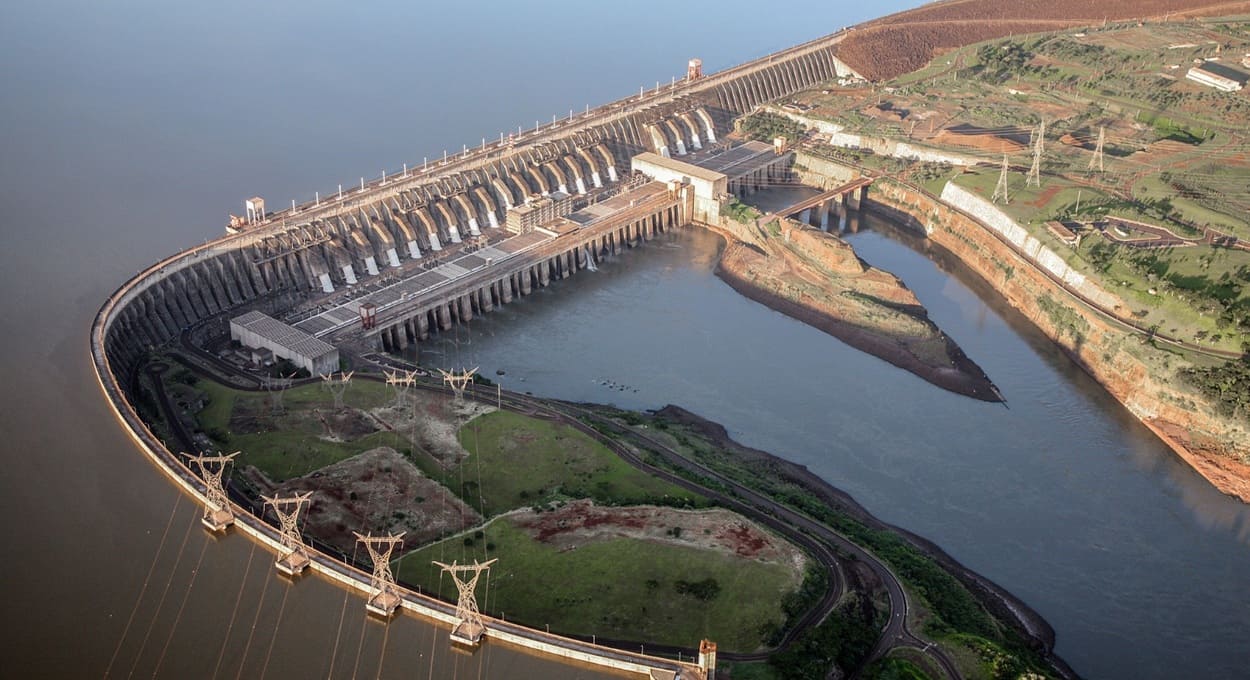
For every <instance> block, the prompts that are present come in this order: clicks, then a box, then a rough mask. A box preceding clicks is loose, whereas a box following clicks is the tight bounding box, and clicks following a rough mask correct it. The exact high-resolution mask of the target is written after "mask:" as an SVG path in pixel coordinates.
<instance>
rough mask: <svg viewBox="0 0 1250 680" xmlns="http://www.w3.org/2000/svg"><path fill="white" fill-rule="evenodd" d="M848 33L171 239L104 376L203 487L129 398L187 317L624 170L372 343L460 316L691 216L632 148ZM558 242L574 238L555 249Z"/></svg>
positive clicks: (371, 337) (782, 74) (176, 466)
mask: <svg viewBox="0 0 1250 680" xmlns="http://www.w3.org/2000/svg"><path fill="white" fill-rule="evenodd" d="M839 40H841V34H835V35H830V36H825V37H823V38H820V39H817V40H814V41H811V42H808V43H804V44H802V45H798V46H795V47H791V48H788V49H786V50H782V51H780V52H778V53H775V54H772V55H768V56H766V57H763V58H761V59H758V60H755V61H753V62H749V63H746V64H743V65H740V66H737V67H734V68H731V69H728V70H726V71H723V72H720V73H716V74H711V75H709V76H706V77H702V76H701V77H697V78H691V79H689V80H687V81H684V82H681V83H674V84H672V85H671V86H662V87H658V88H656V90H654V91H649V92H643V93H640V94H639V95H637V96H631V97H629V98H626V99H621V100H618V101H616V102H613V103H610V104H607V105H604V106H600V107H598V108H596V109H593V110H590V111H587V112H586V113H585V114H583V115H581V116H577V117H571V118H570V119H568V120H565V121H557V122H553V123H552V124H551V125H547V126H540V127H539V128H537V129H535V130H532V131H529V132H526V133H524V134H521V135H519V136H517V137H514V138H512V139H502V140H500V142H498V143H492V144H489V145H485V144H484V145H483V146H482V148H480V149H477V150H473V151H466V152H465V153H463V154H457V155H456V156H455V157H451V158H447V159H444V160H442V161H438V162H435V163H431V164H428V165H425V166H422V167H420V168H416V167H414V168H412V169H411V170H410V171H409V170H406V171H405V172H404V173H403V174H402V175H400V176H392V177H389V178H383V179H382V180H381V181H375V182H372V183H364V182H362V185H361V186H360V187H353V188H351V189H349V190H347V191H340V192H339V193H338V194H337V195H333V196H324V197H322V196H319V197H318V198H317V200H315V201H313V202H311V203H306V204H304V205H298V206H292V208H290V209H289V210H283V211H279V212H276V213H270V214H267V215H258V216H255V217H256V218H257V219H255V220H254V223H252V224H247V225H246V226H242V227H241V228H240V229H237V230H235V231H234V233H230V234H228V235H227V236H224V237H222V238H219V239H216V240H214V241H211V242H208V243H205V244H203V245H199V246H195V247H192V248H189V249H187V250H184V251H182V252H179V253H176V254H174V255H171V256H170V257H168V258H166V259H164V260H162V261H160V262H158V263H156V264H153V265H152V266H150V267H148V268H146V269H145V270H143V271H142V272H140V273H139V274H137V275H136V276H135V277H133V278H132V279H130V280H129V281H127V282H126V283H124V284H123V285H122V286H121V287H120V288H118V290H117V291H115V292H114V293H113V294H112V295H111V296H110V297H109V298H108V300H107V301H106V302H105V303H104V305H103V307H102V308H101V309H100V311H99V313H98V314H97V316H96V318H95V321H94V323H93V326H92V330H91V353H92V361H93V365H94V366H95V369H96V374H97V377H98V379H99V382H100V385H101V388H102V390H103V391H104V393H105V395H106V396H107V398H108V400H109V402H110V405H111V406H112V408H113V409H114V413H115V415H116V416H117V418H118V420H119V422H120V423H121V424H122V425H123V426H124V427H125V429H126V430H127V432H128V433H129V434H130V435H131V437H132V438H133V439H134V440H135V442H136V444H137V445H138V446H139V447H140V448H141V449H142V450H143V451H144V452H145V454H146V455H148V456H149V458H150V459H151V460H152V461H153V462H154V463H156V464H157V466H158V467H159V468H160V469H161V470H162V471H163V472H165V473H166V474H167V475H168V476H169V477H170V479H171V480H172V481H174V482H175V483H176V484H178V485H179V486H180V487H181V488H182V489H184V490H185V491H187V492H188V493H189V494H190V495H192V496H194V497H196V498H197V499H198V500H200V501H203V500H204V498H205V497H204V493H205V491H204V489H205V487H204V484H203V482H202V481H201V480H200V479H199V478H198V477H197V476H196V475H195V474H194V473H192V472H191V471H190V469H189V468H188V467H187V466H186V464H185V462H184V461H182V460H180V459H179V458H178V456H176V455H174V453H173V452H171V451H170V450H169V449H168V448H167V447H166V445H165V444H164V443H163V442H162V441H160V440H159V439H158V438H157V437H155V436H154V435H153V434H152V432H151V431H150V430H149V429H148V428H147V425H146V424H145V423H144V422H143V421H142V419H141V418H140V417H139V415H138V412H137V411H136V409H135V408H134V406H133V397H134V395H133V393H132V389H133V386H134V380H133V379H134V377H135V375H136V371H137V369H138V368H139V367H140V366H141V365H142V364H143V363H144V362H145V360H146V357H147V356H148V355H149V353H150V352H151V351H152V350H153V349H155V348H157V347H160V346H162V345H165V344H166V343H168V342H170V341H171V340H174V339H176V338H177V337H178V336H179V335H180V334H181V333H183V332H185V331H188V330H191V329H197V328H200V329H204V328H208V329H213V330H212V331H211V332H217V331H218V330H221V329H223V328H224V327H225V324H226V321H227V320H228V319H229V318H231V317H233V316H237V315H240V314H242V313H243V312H245V311H249V310H261V311H265V312H267V313H269V314H271V315H273V316H275V317H283V316H285V315H288V314H290V313H291V312H293V311H294V310H295V309H296V307H297V306H299V305H301V304H306V303H308V302H309V301H310V300H318V301H319V300H321V299H328V298H329V297H331V296H335V295H336V293H339V292H341V291H342V288H343V287H344V286H350V285H354V284H370V283H371V282H382V281H385V280H387V277H388V274H390V270H395V271H396V272H398V271H400V270H403V271H405V272H412V271H414V270H419V269H422V268H429V267H430V266H432V265H437V264H439V263H440V261H441V260H442V259H445V258H440V256H439V252H440V251H442V250H444V249H448V250H451V249H450V248H449V246H450V245H452V244H456V243H458V242H461V241H464V240H466V239H470V238H473V237H475V236H477V235H479V234H482V235H486V234H490V233H491V232H492V231H493V230H500V229H502V228H503V226H504V225H505V223H507V221H508V214H509V209H510V208H514V207H520V206H522V205H525V204H529V203H531V202H532V201H533V199H534V198H535V197H538V196H545V195H548V194H553V193H555V192H562V193H566V194H570V195H572V196H574V197H576V196H578V195H582V194H588V193H595V192H596V190H600V191H601V190H603V189H617V188H618V186H619V190H620V191H621V192H623V194H624V195H623V202H624V203H625V204H627V205H626V207H625V208H624V209H622V210H621V211H620V212H619V213H618V214H616V215H615V216H614V217H612V218H611V219H608V218H605V219H604V220H602V223H601V224H595V225H593V228H587V229H584V230H583V231H584V233H580V234H579V235H578V236H577V237H576V238H571V237H570V239H569V240H566V241H559V242H558V243H554V242H553V245H552V246H551V248H550V250H551V252H550V253H548V252H546V251H544V250H542V249H541V248H536V249H535V250H534V257H532V258H530V259H526V258H522V257H518V258H517V259H516V260H515V265H512V264H509V265H508V266H507V267H505V268H504V269H501V273H502V278H500V279H499V280H497V281H491V282H488V283H487V284H486V286H485V287H479V288H475V289H472V290H464V291H461V290H459V289H458V288H455V289H449V290H448V292H447V295H446V296H445V297H444V298H439V299H438V300H435V301H434V302H433V305H434V306H432V307H430V306H420V307H414V308H412V309H407V308H405V309H403V310H401V311H402V314H396V315H394V318H390V319H388V320H387V322H386V323H385V324H382V325H379V326H378V327H377V328H375V329H372V330H371V331H369V333H367V334H365V337H364V338H363V339H364V340H365V341H367V342H372V343H373V344H374V346H378V347H385V348H388V349H402V347H403V346H404V345H406V344H407V343H408V342H411V341H415V340H416V339H419V338H421V337H424V335H425V334H427V333H428V332H429V331H430V330H431V329H432V327H434V326H437V327H440V328H442V327H446V325H447V324H448V323H450V322H451V321H452V320H453V319H456V320H458V319H461V318H469V317H471V316H472V314H474V313H482V312H483V311H487V310H489V309H490V308H491V307H492V306H496V305H499V304H504V303H507V302H509V301H510V299H511V298H513V297H514V296H521V295H525V294H527V293H528V292H529V291H530V290H531V289H532V288H533V287H535V286H542V285H546V283H547V282H548V281H549V280H554V279H557V278H563V277H564V276H567V275H568V274H569V273H571V272H574V271H577V270H579V269H581V268H585V267H593V266H594V262H595V261H596V260H597V259H598V258H599V257H600V256H601V255H609V254H611V253H614V252H616V250H617V249H618V248H619V247H622V246H626V245H629V244H630V243H632V242H634V241H636V240H639V239H645V238H647V237H649V235H652V234H655V233H659V232H660V231H664V230H667V229H669V228H673V227H675V226H680V225H681V224H684V223H687V222H688V221H689V219H690V214H691V211H692V205H693V193H692V192H690V191H683V190H681V189H680V187H676V188H674V187H670V188H669V189H667V190H666V191H664V192H658V191H655V188H654V187H653V189H652V190H653V192H654V197H653V198H650V199H639V198H634V196H641V195H645V194H646V192H644V191H641V190H636V189H634V188H633V187H637V186H638V185H639V184H640V182H634V181H632V180H631V179H630V177H628V174H629V172H630V171H629V167H630V166H629V159H630V158H631V157H632V156H633V155H635V154H637V153H639V152H641V151H652V152H654V153H657V154H660V155H663V156H681V155H684V154H686V153H689V152H691V151H695V150H698V149H701V148H704V147H707V146H709V145H714V144H716V143H717V141H718V137H720V136H721V135H722V134H723V133H724V132H725V131H727V130H728V129H729V128H730V126H731V124H732V120H733V119H734V118H735V117H737V116H739V115H742V114H743V113H746V112H748V111H750V110H751V109H753V108H754V107H756V106H758V105H759V104H761V103H764V102H766V101H770V100H773V99H777V98H781V97H786V96H789V95H790V94H793V93H795V92H797V91H799V90H802V89H806V88H810V87H813V86H815V85H817V84H818V83H820V82H822V81H824V80H828V79H832V78H835V77H838V76H840V75H847V74H848V73H849V71H848V69H846V67H845V65H842V64H841V63H840V62H838V61H837V59H836V57H834V52H833V49H834V46H835V45H836V43H837V42H838V41H839ZM627 190H628V191H627ZM630 191H634V192H636V193H629V192H630ZM596 200H598V199H597V198H596ZM262 211H263V209H262ZM574 241H576V243H574ZM562 245H571V246H572V247H571V248H561V249H557V247H558V246H562ZM456 250H458V251H460V252H462V253H463V252H467V251H470V250H472V249H471V248H460V247H458V248H456ZM527 257H528V255H527ZM442 266H444V267H446V266H448V265H446V264H443V265H442ZM318 304H320V302H318ZM201 332H203V331H201ZM236 526H238V527H240V529H241V530H242V531H244V532H245V533H248V534H249V535H251V536H252V537H253V538H254V539H256V540H258V541H260V542H261V543H262V544H264V545H266V546H268V547H269V548H271V549H274V550H279V549H280V548H279V547H278V543H277V539H276V534H275V533H274V531H273V529H272V528H271V527H268V526H267V525H266V524H264V523H263V522H261V521H260V520H258V519H257V518H255V517H252V516H250V515H247V514H246V513H239V515H238V517H237V522H236ZM313 562H314V564H313V568H314V569H315V570H317V571H320V572H322V573H323V574H325V575H327V576H328V577H330V578H333V579H335V580H337V581H340V582H341V583H342V584H344V585H345V586H346V587H349V588H355V589H359V590H367V589H368V586H369V575H368V574H366V573H363V572H359V571H358V570H356V569H354V568H352V567H350V566H348V565H344V564H342V563H340V562H338V561H336V560H335V559H334V558H332V557H330V556H327V555H322V554H320V553H314V559H313ZM404 606H405V607H406V608H409V609H412V610H414V611H417V612H419V613H420V614H421V615H423V616H426V617H428V618H431V619H434V620H445V619H446V616H447V614H446V609H447V606H446V605H444V604H442V603H438V602H434V601H427V600H426V599H424V598H421V597H420V596H418V595H415V594H412V593H405V596H404ZM498 626H500V627H499V628H498V630H496V628H495V627H494V625H493V627H492V630H491V635H494V636H496V637H500V638H501V639H506V640H508V641H511V642H513V643H515V644H520V645H523V646H527V647H531V648H534V649H541V650H543V651H545V652H548V653H554V654H560V655H562V656H566V657H569V658H575V659H578V660H580V661H584V662H589V663H595V664H600V665H609V666H613V667H616V668H620V669H626V670H631V671H635V672H647V671H649V670H651V669H664V670H666V671H670V672H674V673H683V672H690V671H691V669H690V668H689V667H687V666H686V665H682V664H675V663H673V662H670V661H665V660H662V659H655V658H649V657H645V656H643V655H633V654H626V653H623V652H619V651H616V650H610V649H606V648H601V647H598V646H596V645H585V644H582V643H578V642H576V641H570V640H560V639H557V637H556V636H549V635H546V634H542V633H540V632H539V631H533V630H528V629H523V628H521V627H519V626H513V625H511V624H502V623H499V624H498ZM502 626H508V630H504V628H503V627H502ZM695 670H697V669H695Z"/></svg>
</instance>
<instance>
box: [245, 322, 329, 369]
mask: <svg viewBox="0 0 1250 680" xmlns="http://www.w3.org/2000/svg"><path fill="white" fill-rule="evenodd" d="M230 339H231V340H237V341H239V343H240V344H242V345H244V346H245V347H252V348H263V349H267V350H269V351H271V352H273V354H274V356H276V357H279V358H281V359H289V360H290V361H291V363H293V364H295V365H296V366H299V367H300V368H303V369H305V370H307V371H308V372H309V373H311V374H313V375H329V374H331V373H334V372H336V371H338V370H339V351H338V350H337V349H335V347H334V346H333V345H331V344H329V343H327V342H325V341H324V340H319V339H317V338H315V337H313V336H311V335H309V334H308V333H305V332H304V331H301V330H300V329H298V328H295V327H294V326H289V325H287V324H285V323H283V322H281V321H279V320H277V319H275V318H273V317H271V316H269V315H267V314H263V313H261V312H248V313H247V314H244V315H243V316H236V317H235V318H233V319H231V320H230Z"/></svg>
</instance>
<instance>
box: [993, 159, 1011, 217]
mask: <svg viewBox="0 0 1250 680" xmlns="http://www.w3.org/2000/svg"><path fill="white" fill-rule="evenodd" d="M1007 168H1008V164H1007V154H1003V169H1002V170H1001V171H1000V172H999V173H998V185H997V186H995V187H994V197H993V198H991V199H990V200H991V201H993V202H995V203H997V202H999V201H1002V202H1003V205H1006V204H1007V203H1008V198H1007Z"/></svg>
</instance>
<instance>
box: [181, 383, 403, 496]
mask: <svg viewBox="0 0 1250 680" xmlns="http://www.w3.org/2000/svg"><path fill="white" fill-rule="evenodd" d="M196 389H198V390H200V391H201V392H203V393H204V394H206V395H207V397H208V400H209V401H208V404H207V405H206V406H205V407H204V409H203V410H202V411H200V413H199V414H198V416H197V419H198V420H199V423H200V427H201V428H202V429H203V430H204V431H205V432H206V433H208V434H209V436H210V437H211V438H212V439H213V441H214V443H216V444H217V445H218V446H219V447H220V448H221V449H222V450H223V451H226V450H228V451H241V452H242V454H241V455H240V456H239V458H238V463H239V464H240V465H254V466H256V468H257V469H259V470H260V471H261V472H264V473H265V474H266V475H267V476H268V477H269V478H270V479H272V480H274V481H282V480H285V479H290V478H292V477H299V476H302V475H306V474H308V473H310V472H312V471H314V470H318V469H320V468H323V467H325V466H327V465H331V464H333V463H337V462H339V461H341V460H344V459H346V458H350V457H351V456H354V455H356V454H358V453H360V452H362V451H366V450H368V449H372V448H375V447H378V446H396V447H402V446H403V444H402V442H401V441H400V440H399V438H398V437H397V436H396V435H395V434H393V433H390V432H384V431H380V432H375V433H373V434H370V435H367V436H365V437H361V438H359V439H355V440H352V441H346V442H334V441H328V440H326V439H322V438H321V435H322V434H323V432H324V428H323V427H322V425H321V423H320V422H319V421H317V420H316V419H315V418H313V417H310V415H309V413H308V412H309V410H310V409H313V408H318V409H321V410H324V411H327V412H328V411H330V410H331V409H332V407H333V405H334V398H333V397H332V396H331V395H330V393H329V392H327V391H326V390H325V388H323V387H322V386H321V385H319V384H311V385H303V386H300V387H294V388H291V389H289V390H287V391H286V393H285V394H284V395H283V397H282V401H283V405H284V406H285V411H286V412H285V414H280V415H277V416H273V420H272V427H271V428H269V429H267V430H266V431H263V432H255V433H241V432H235V431H233V430H232V428H231V424H230V420H231V416H232V415H233V414H235V413H236V412H237V411H238V412H249V413H267V410H266V409H267V406H266V405H267V403H268V400H269V395H268V394H266V393H257V392H242V391H239V390H234V389H231V388H229V387H225V386H223V385H219V384H217V383H215V382H213V381H211V380H200V381H199V383H198V384H197V385H196ZM387 399H389V395H388V394H387V393H386V386H385V385H381V384H378V383H372V382H368V381H363V380H361V381H356V382H353V383H352V385H351V386H350V387H349V388H348V391H347V393H346V394H345V396H344V402H345V403H346V404H348V405H350V406H354V407H356V408H373V407H376V406H378V405H381V404H382V403H385V401H386V400H387ZM266 417H268V416H266Z"/></svg>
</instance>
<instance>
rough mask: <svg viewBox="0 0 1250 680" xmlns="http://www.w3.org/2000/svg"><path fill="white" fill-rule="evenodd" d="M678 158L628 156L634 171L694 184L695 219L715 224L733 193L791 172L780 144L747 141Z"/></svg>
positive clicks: (790, 158) (787, 155)
mask: <svg viewBox="0 0 1250 680" xmlns="http://www.w3.org/2000/svg"><path fill="white" fill-rule="evenodd" d="M686 159H687V160H678V159H676V158H670V157H667V156H662V155H660V154H657V153H652V152H650V151H647V152H643V153H640V154H638V155H636V156H634V157H633V158H632V159H631V160H630V166H631V168H632V169H633V171H634V172H641V173H642V174H644V175H647V176H648V177H654V178H655V179H657V180H660V181H662V182H674V181H675V182H689V183H690V184H691V185H693V186H694V195H695V200H694V219H695V220H698V221H700V222H706V223H709V224H715V223H716V222H717V221H719V219H720V207H721V205H722V204H724V203H725V202H726V201H728V200H729V199H730V198H732V197H733V196H745V195H746V194H748V193H751V192H754V191H755V190H756V189H759V188H762V187H766V186H770V185H773V184H776V183H779V182H781V181H784V178H785V177H787V175H788V174H789V172H790V165H791V164H792V163H793V161H794V155H793V154H791V153H789V152H788V151H784V150H783V147H780V146H774V145H771V144H764V143H763V142H746V143H744V144H738V145H736V146H733V147H730V148H728V149H723V150H716V151H711V152H701V153H696V154H690V155H689V156H687V157H686Z"/></svg>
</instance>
